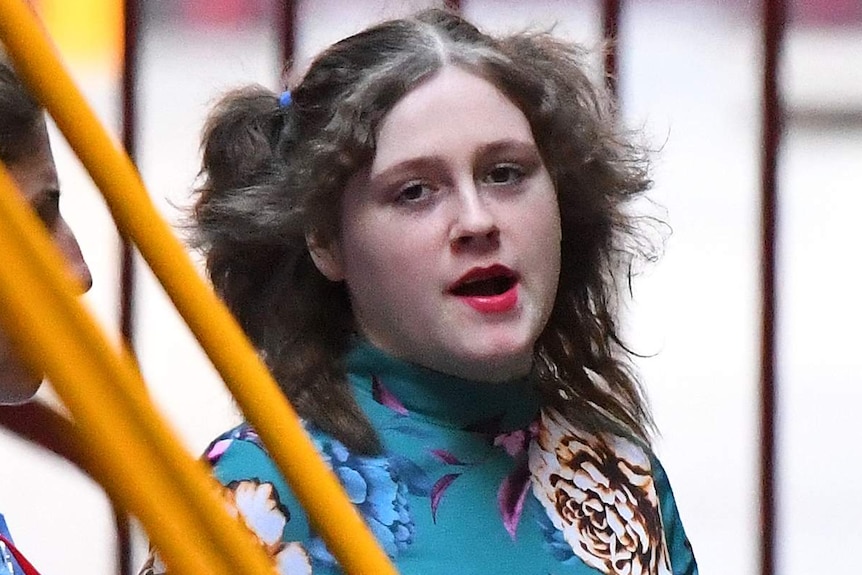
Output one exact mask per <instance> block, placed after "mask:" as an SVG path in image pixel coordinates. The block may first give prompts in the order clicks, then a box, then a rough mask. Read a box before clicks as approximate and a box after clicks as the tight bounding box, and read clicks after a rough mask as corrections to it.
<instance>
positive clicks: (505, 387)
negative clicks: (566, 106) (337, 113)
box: [347, 340, 539, 433]
mask: <svg viewBox="0 0 862 575" xmlns="http://www.w3.org/2000/svg"><path fill="white" fill-rule="evenodd" d="M347 373H348V377H349V379H350V381H351V383H352V384H353V385H354V386H355V388H356V389H357V391H358V392H360V393H361V394H362V395H363V396H364V397H366V398H373V399H374V400H375V401H376V402H377V403H381V401H383V397H386V398H388V399H389V400H391V399H393V398H394V400H396V402H397V403H396V404H395V405H396V406H397V407H398V408H399V409H400V408H401V407H403V408H404V409H405V410H406V411H407V412H409V413H410V414H416V415H419V416H421V417H423V418H426V419H428V420H431V421H432V422H435V423H437V424H440V425H444V426H447V427H455V428H459V429H466V430H471V431H479V432H488V433H499V432H505V431H511V430H514V429H519V428H523V427H525V426H526V425H528V424H529V423H530V422H532V421H533V420H534V419H535V418H536V417H537V414H538V411H539V400H538V396H537V394H536V391H535V385H534V382H533V381H532V379H531V378H530V377H529V376H527V377H523V378H520V379H515V380H511V381H506V382H479V381H471V380H468V379H462V378H460V377H455V376H452V375H447V374H444V373H440V372H438V371H434V370H432V369H428V368H426V367H422V366H420V365H417V364H414V363H410V362H408V361H405V360H402V359H398V358H396V357H393V356H391V355H389V354H387V353H385V352H383V351H381V350H380V349H377V348H376V347H374V346H372V345H371V344H369V343H368V342H366V341H364V340H357V341H356V342H354V345H353V347H352V348H351V350H350V352H349V353H348V355H347ZM387 394H389V395H387ZM390 403H391V401H390ZM390 407H392V405H390Z"/></svg>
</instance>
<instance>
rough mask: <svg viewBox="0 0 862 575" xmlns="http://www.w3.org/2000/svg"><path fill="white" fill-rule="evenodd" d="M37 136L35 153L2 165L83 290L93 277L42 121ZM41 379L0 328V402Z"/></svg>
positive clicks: (21, 396) (18, 397)
mask: <svg viewBox="0 0 862 575" xmlns="http://www.w3.org/2000/svg"><path fill="white" fill-rule="evenodd" d="M38 138H39V142H38V149H37V151H36V153H34V154H33V155H31V156H28V157H26V158H23V159H22V160H20V161H18V162H16V163H14V164H8V165H6V168H7V170H8V171H9V173H10V175H11V176H12V180H13V181H14V182H15V184H16V185H17V186H18V189H19V190H20V191H21V192H22V193H23V194H24V197H25V198H26V199H27V201H28V202H29V203H30V205H31V206H32V207H33V209H35V210H36V213H37V214H38V215H39V217H40V218H41V219H42V221H43V223H44V224H45V226H46V227H47V228H48V232H49V233H50V234H51V238H52V239H53V240H54V244H55V245H56V246H57V248H58V249H59V250H60V253H61V254H62V255H63V257H64V258H65V259H66V262H67V263H68V265H69V267H70V268H71V272H72V273H73V274H74V276H75V278H77V280H78V283H79V285H80V288H81V293H84V292H86V291H87V290H88V289H90V286H91V285H92V283H93V280H92V277H91V276H90V269H89V268H88V267H87V263H86V262H85V261H84V258H83V256H82V255H81V248H80V247H79V246H78V241H77V240H76V239H75V236H74V234H73V233H72V230H71V229H70V228H69V225H68V224H67V223H66V220H64V219H63V216H62V215H61V214H60V209H59V199H60V184H59V182H58V180H57V169H56V167H55V166H54V156H53V155H52V154H51V144H50V142H49V140H48V130H47V128H46V126H45V125H44V123H43V124H42V126H41V127H40V131H39V135H38ZM41 381H42V376H41V374H34V373H31V372H30V371H29V370H27V369H26V368H25V367H24V366H23V365H21V364H20V363H19V362H18V361H17V359H16V357H15V354H14V352H13V351H12V349H11V344H10V342H8V341H7V339H6V337H5V335H4V334H3V333H2V332H0V403H18V402H22V401H26V400H28V399H30V398H31V397H32V396H33V394H34V393H36V390H37V389H39V384H40V383H41Z"/></svg>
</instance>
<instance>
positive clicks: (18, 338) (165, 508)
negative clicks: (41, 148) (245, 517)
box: [0, 167, 273, 575]
mask: <svg viewBox="0 0 862 575" xmlns="http://www.w3.org/2000/svg"><path fill="white" fill-rule="evenodd" d="M18 196H19V194H18V193H17V192H16V191H15V188H14V185H13V183H12V181H11V178H9V176H8V175H7V174H6V172H5V169H2V167H0V253H3V254H4V264H5V265H3V266H0V301H2V302H4V309H3V313H2V316H0V319H2V323H3V327H4V329H5V330H6V331H7V333H9V336H10V338H11V339H12V341H13V343H15V344H16V346H17V347H18V348H19V349H20V351H21V352H22V355H23V358H24V359H25V360H27V361H28V362H29V363H30V365H31V366H33V367H41V368H43V369H44V370H45V372H46V373H47V374H48V375H49V376H50V377H51V379H52V381H53V382H54V385H55V388H56V390H57V393H58V395H59V396H60V397H61V398H62V399H63V401H64V403H65V404H66V406H67V407H68V408H69V411H70V412H71V413H72V415H73V416H74V417H75V419H76V420H77V422H78V425H79V430H80V432H81V435H82V437H83V439H84V440H85V441H86V443H87V444H89V445H91V446H92V447H93V451H92V455H93V456H94V457H97V458H98V459H99V461H100V463H101V464H102V465H103V466H104V469H105V470H106V472H107V474H109V475H110V476H111V478H112V481H111V482H110V483H109V484H108V485H107V486H106V488H107V489H108V491H109V493H110V494H111V495H112V496H114V497H116V498H117V499H118V500H119V501H120V502H121V503H122V504H123V505H124V506H126V508H127V509H128V510H130V511H131V512H133V513H135V515H137V516H138V517H139V518H140V519H141V522H142V523H143V524H144V526H145V528H146V529H147V530H148V532H151V534H152V537H153V541H154V543H155V544H156V545H157V546H158V548H159V549H160V551H161V552H162V553H163V555H164V557H165V560H166V562H167V563H168V565H170V566H171V567H172V569H176V571H177V572H178V573H187V574H195V575H196V574H198V573H213V574H219V575H232V574H237V573H247V574H249V575H251V574H260V573H267V572H272V570H273V564H272V562H271V561H270V560H269V559H268V558H267V557H266V555H265V554H264V552H263V549H262V548H261V547H260V546H258V545H255V544H254V543H253V538H252V537H251V535H250V534H249V533H248V531H246V530H245V529H243V528H242V527H241V525H240V524H239V522H238V521H236V520H235V519H233V518H231V517H230V516H229V515H228V513H227V511H226V508H225V504H224V501H223V500H221V499H220V498H219V497H217V495H216V491H217V488H218V486H217V484H216V483H215V481H214V479H212V477H210V476H209V475H208V474H207V472H206V470H205V468H204V466H203V465H202V464H200V463H199V462H198V461H196V460H195V459H193V458H191V457H190V456H189V455H188V454H187V453H186V452H185V451H184V449H183V448H182V447H181V446H180V444H179V442H178V441H177V440H176V439H175V438H174V437H173V436H172V435H171V433H170V431H169V429H168V428H167V426H166V425H165V424H164V423H163V422H162V421H161V420H160V418H159V416H158V414H157V413H156V411H155V409H154V407H153V406H152V404H151V403H149V402H148V401H146V398H144V397H143V396H142V395H141V394H140V393H137V392H136V391H135V390H137V389H139V388H140V387H141V386H142V382H140V381H135V380H139V379H140V375H139V373H138V372H137V370H136V368H135V366H134V364H133V363H132V362H131V360H130V359H129V358H128V356H127V355H122V354H118V353H116V352H113V351H111V350H109V347H110V346H109V344H108V343H107V339H106V338H105V336H104V335H102V334H101V332H100V331H99V329H98V327H97V326H96V324H95V323H94V322H93V321H92V319H90V318H89V317H88V314H87V313H86V311H85V310H84V309H83V307H82V305H81V304H80V303H79V302H78V301H76V298H75V296H74V295H73V294H74V293H75V290H74V285H73V284H72V282H71V281H70V278H69V277H68V274H66V273H64V272H63V271H62V270H63V269H64V268H65V264H64V263H63V262H62V260H61V257H60V255H59V254H58V253H57V252H56V248H55V247H54V246H53V245H52V244H51V242H50V239H49V238H48V236H47V234H46V233H45V231H44V230H43V229H41V224H40V223H39V221H38V220H37V219H36V217H35V216H34V215H33V214H32V213H30V210H29V208H28V206H27V205H26V203H25V202H24V201H23V200H22V199H21V198H20V197H18ZM46 264H47V265H46ZM34 302H35V304H36V305H34ZM99 340H101V341H99ZM94 344H95V345H94ZM106 349H108V351H105V350H106ZM129 390H131V391H129Z"/></svg>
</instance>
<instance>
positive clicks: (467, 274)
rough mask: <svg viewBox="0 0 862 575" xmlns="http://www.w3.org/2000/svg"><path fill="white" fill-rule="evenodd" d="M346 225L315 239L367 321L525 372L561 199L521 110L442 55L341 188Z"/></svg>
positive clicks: (510, 373)
mask: <svg viewBox="0 0 862 575" xmlns="http://www.w3.org/2000/svg"><path fill="white" fill-rule="evenodd" d="M340 225H341V235H340V237H339V238H338V240H337V241H336V242H334V243H332V244H330V245H329V246H314V247H313V248H312V253H313V255H314V257H315V262H316V263H317V265H318V267H319V268H320V269H321V271H322V272H323V273H324V274H325V275H326V276H327V277H329V279H332V280H344V281H345V282H346V284H347V289H348V291H349V293H350V299H351V303H352V306H353V311H354V315H355V318H356V324H357V326H358V329H359V331H360V333H361V334H362V335H363V336H365V337H366V338H367V339H368V340H369V341H370V342H371V343H373V344H374V345H376V346H377V347H379V348H381V349H383V350H385V351H387V352H389V353H391V354H393V355H395V356H397V357H401V358H403V359H406V360H409V361H412V362H414V363H418V364H420V365H423V366H426V367H430V368H432V369H435V370H438V371H442V372H445V373H450V374H453V375H457V376H461V377H466V378H470V379H477V380H483V381H502V380H506V379H511V378H513V377H518V376H522V375H524V374H526V373H527V372H528V371H529V370H530V366H531V362H532V351H533V346H534V344H535V343H536V340H537V338H538V337H539V334H540V333H541V331H542V329H543V328H544V327H545V324H546V322H547V320H548V317H549V315H550V313H551V309H552V307H553V303H554V299H555V296H556V291H557V283H558V278H559V275H560V239H561V232H560V216H559V209H558V206H557V198H556V193H555V190H554V186H553V184H552V182H551V178H550V176H549V174H548V171H547V169H546V168H545V165H544V164H543V162H542V158H541V156H540V155H539V151H538V149H537V147H536V143H535V141H534V139H533V135H532V131H531V130H530V126H529V123H528V122H527V119H526V117H525V116H524V114H523V113H522V112H521V111H520V109H518V108H517V107H516V106H515V105H514V104H513V103H512V102H511V101H510V100H509V99H508V98H507V97H506V96H505V95H504V94H503V93H502V92H500V91H499V90H498V89H497V88H496V87H495V86H494V85H493V84H491V83H489V82H488V81H486V80H484V79H482V78H480V77H478V76H475V75H473V74H471V73H469V72H466V71H464V70H461V69H460V68H457V67H451V66H450V67H447V68H444V69H443V70H442V71H440V72H439V73H437V74H436V75H435V76H433V77H432V78H430V79H429V80H427V81H425V82H424V83H422V84H421V85H420V86H418V87H417V88H416V89H414V90H413V91H412V92H410V93H408V94H407V95H406V96H405V97H404V98H403V99H402V100H401V101H400V102H399V103H398V104H397V105H396V106H395V107H394V108H393V109H392V110H391V111H390V112H389V114H388V115H387V116H386V117H385V118H384V120H383V122H382V123H381V125H380V128H379V133H378V137H377V152H376V155H375V157H374V160H373V162H372V165H371V166H370V168H369V169H368V170H367V171H365V172H363V173H361V174H359V175H357V176H356V177H354V178H353V180H352V181H351V183H350V184H349V185H348V187H347V189H346V190H345V192H344V197H343V205H342V213H341V222H340Z"/></svg>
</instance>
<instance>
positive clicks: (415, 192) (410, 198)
mask: <svg viewBox="0 0 862 575" xmlns="http://www.w3.org/2000/svg"><path fill="white" fill-rule="evenodd" d="M430 193H431V189H430V188H429V187H428V185H427V184H423V183H422V182H413V183H410V184H407V185H406V186H404V187H402V188H401V190H400V191H399V192H398V197H397V198H396V200H397V201H398V202H399V203H413V202H418V201H421V200H424V199H425V198H426V197H428V194H430Z"/></svg>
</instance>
